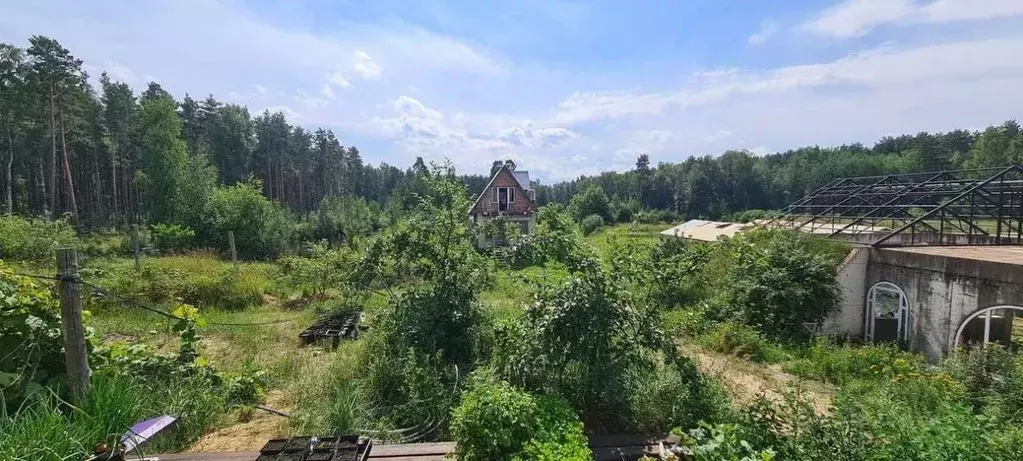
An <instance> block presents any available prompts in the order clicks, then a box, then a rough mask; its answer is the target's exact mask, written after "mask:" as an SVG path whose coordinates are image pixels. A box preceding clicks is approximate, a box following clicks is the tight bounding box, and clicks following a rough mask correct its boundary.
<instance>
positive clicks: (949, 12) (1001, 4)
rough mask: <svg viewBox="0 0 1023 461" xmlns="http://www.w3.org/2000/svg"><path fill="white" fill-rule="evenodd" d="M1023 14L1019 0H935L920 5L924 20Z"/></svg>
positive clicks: (953, 19)
mask: <svg viewBox="0 0 1023 461" xmlns="http://www.w3.org/2000/svg"><path fill="white" fill-rule="evenodd" d="M1020 15H1023V2H1021V1H1019V0H935V1H933V2H931V3H928V4H926V5H924V6H921V7H920V16H921V18H920V20H922V21H924V22H951V21H967V20H979V19H993V18H1004V17H1012V16H1020Z"/></svg>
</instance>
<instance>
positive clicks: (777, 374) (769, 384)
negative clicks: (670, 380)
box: [682, 346, 834, 414]
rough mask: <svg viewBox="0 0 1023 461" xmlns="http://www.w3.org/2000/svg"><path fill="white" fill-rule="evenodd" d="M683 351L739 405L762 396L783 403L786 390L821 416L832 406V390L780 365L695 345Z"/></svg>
mask: <svg viewBox="0 0 1023 461" xmlns="http://www.w3.org/2000/svg"><path fill="white" fill-rule="evenodd" d="M682 349H683V350H684V351H685V353H686V354H687V355H689V356H691V357H693V358H695V359H696V361H697V366H699V367H700V371H702V372H703V373H705V374H707V375H711V376H716V377H718V378H720V379H721V381H722V382H723V383H724V385H725V388H727V389H728V391H729V392H730V393H731V394H732V397H733V398H734V399H735V403H736V404H738V405H742V404H746V403H749V402H751V401H753V399H754V398H756V397H757V396H759V395H763V396H764V397H766V398H767V399H769V400H771V401H773V402H780V401H782V400H783V399H784V393H785V392H786V391H792V392H799V393H800V394H801V395H802V396H803V397H806V398H807V399H808V400H809V401H810V403H811V404H812V405H813V408H814V410H815V411H816V412H817V413H818V414H827V413H828V411H829V408H830V407H831V399H832V397H833V396H834V391H833V390H832V389H830V388H828V387H827V386H826V385H824V384H822V383H818V382H816V381H810V380H806V379H803V378H800V377H798V376H793V375H791V374H788V373H786V372H785V371H784V370H782V368H781V366H780V365H776V364H772V365H764V364H758V363H753V362H750V361H748V360H745V359H742V358H738V357H733V356H730V355H725V354H719V353H716V352H711V351H707V350H704V349H702V348H699V347H695V346H683V347H682Z"/></svg>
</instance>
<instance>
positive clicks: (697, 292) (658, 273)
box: [647, 238, 710, 307]
mask: <svg viewBox="0 0 1023 461" xmlns="http://www.w3.org/2000/svg"><path fill="white" fill-rule="evenodd" d="M709 252H710V249H709V247H708V246H706V245H698V244H692V243H690V242H687V241H686V240H684V239H676V238H668V239H661V241H660V242H659V243H658V244H657V246H656V247H655V248H654V251H653V255H652V257H651V268H650V270H649V271H647V272H648V273H649V276H650V281H649V282H650V283H649V284H648V290H649V293H650V297H651V302H653V303H655V304H656V305H660V306H667V307H678V306H686V305H692V304H694V303H695V302H696V301H699V300H701V299H703V298H705V297H706V296H707V287H706V284H704V283H701V282H702V280H700V275H699V274H700V272H701V270H702V269H703V268H704V267H705V266H706V264H707V262H708V261H709V259H710V257H709Z"/></svg>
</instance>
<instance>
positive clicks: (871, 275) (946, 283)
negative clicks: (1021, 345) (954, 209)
mask: <svg viewBox="0 0 1023 461" xmlns="http://www.w3.org/2000/svg"><path fill="white" fill-rule="evenodd" d="M866 251H869V254H870V256H869V262H868V265H867V271H866V278H865V290H864V293H866V290H869V289H870V287H871V286H873V285H874V284H875V283H878V282H891V283H894V284H895V285H898V286H899V287H900V288H902V290H903V291H904V292H905V293H906V297H907V298H908V301H909V309H910V316H911V323H910V330H909V338H910V341H909V342H910V344H909V346H910V348H911V349H913V350H917V351H920V352H922V353H923V354H924V355H925V356H927V358H928V359H929V360H932V361H937V360H940V359H941V357H942V356H944V355H945V354H948V353H949V352H951V351H952V349H953V348H954V347H955V334H956V330H957V329H958V328H959V325H960V324H962V322H963V321H964V320H965V319H966V318H967V317H968V316H969V315H970V314H972V313H974V312H976V311H978V310H980V309H984V308H988V307H993V306H999V305H1015V306H1019V305H1023V265H1015V264H1007V263H1000V262H993V261H981V260H976V259H965V258H955V257H949V256H943V255H931V254H923V253H915V252H912V251H904V250H898V249H886V248H871V249H868V250H866ZM992 251H997V250H996V249H993V250H992ZM863 312H865V309H863ZM860 329H861V332H862V327H861V328H860ZM861 334H862V333H861Z"/></svg>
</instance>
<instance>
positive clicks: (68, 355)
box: [56, 248, 92, 402]
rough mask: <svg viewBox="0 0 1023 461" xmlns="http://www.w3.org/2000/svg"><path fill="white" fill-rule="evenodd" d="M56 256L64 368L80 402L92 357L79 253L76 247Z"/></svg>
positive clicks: (70, 386) (87, 379)
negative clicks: (88, 349) (86, 329)
mask: <svg viewBox="0 0 1023 461" xmlns="http://www.w3.org/2000/svg"><path fill="white" fill-rule="evenodd" d="M56 254H57V277H58V278H60V314H61V315H60V320H61V321H60V324H61V331H62V332H63V333H64V365H65V366H66V367H67V377H68V388H69V390H70V391H71V398H72V400H73V401H75V402H80V401H81V399H83V398H85V396H86V395H88V394H89V377H90V375H91V374H92V372H91V371H90V370H89V358H88V356H87V355H86V352H87V351H86V348H85V325H84V324H83V323H82V285H81V283H79V282H78V280H79V279H78V253H77V252H76V251H75V250H74V249H73V248H60V249H58V250H57V252H56Z"/></svg>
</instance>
